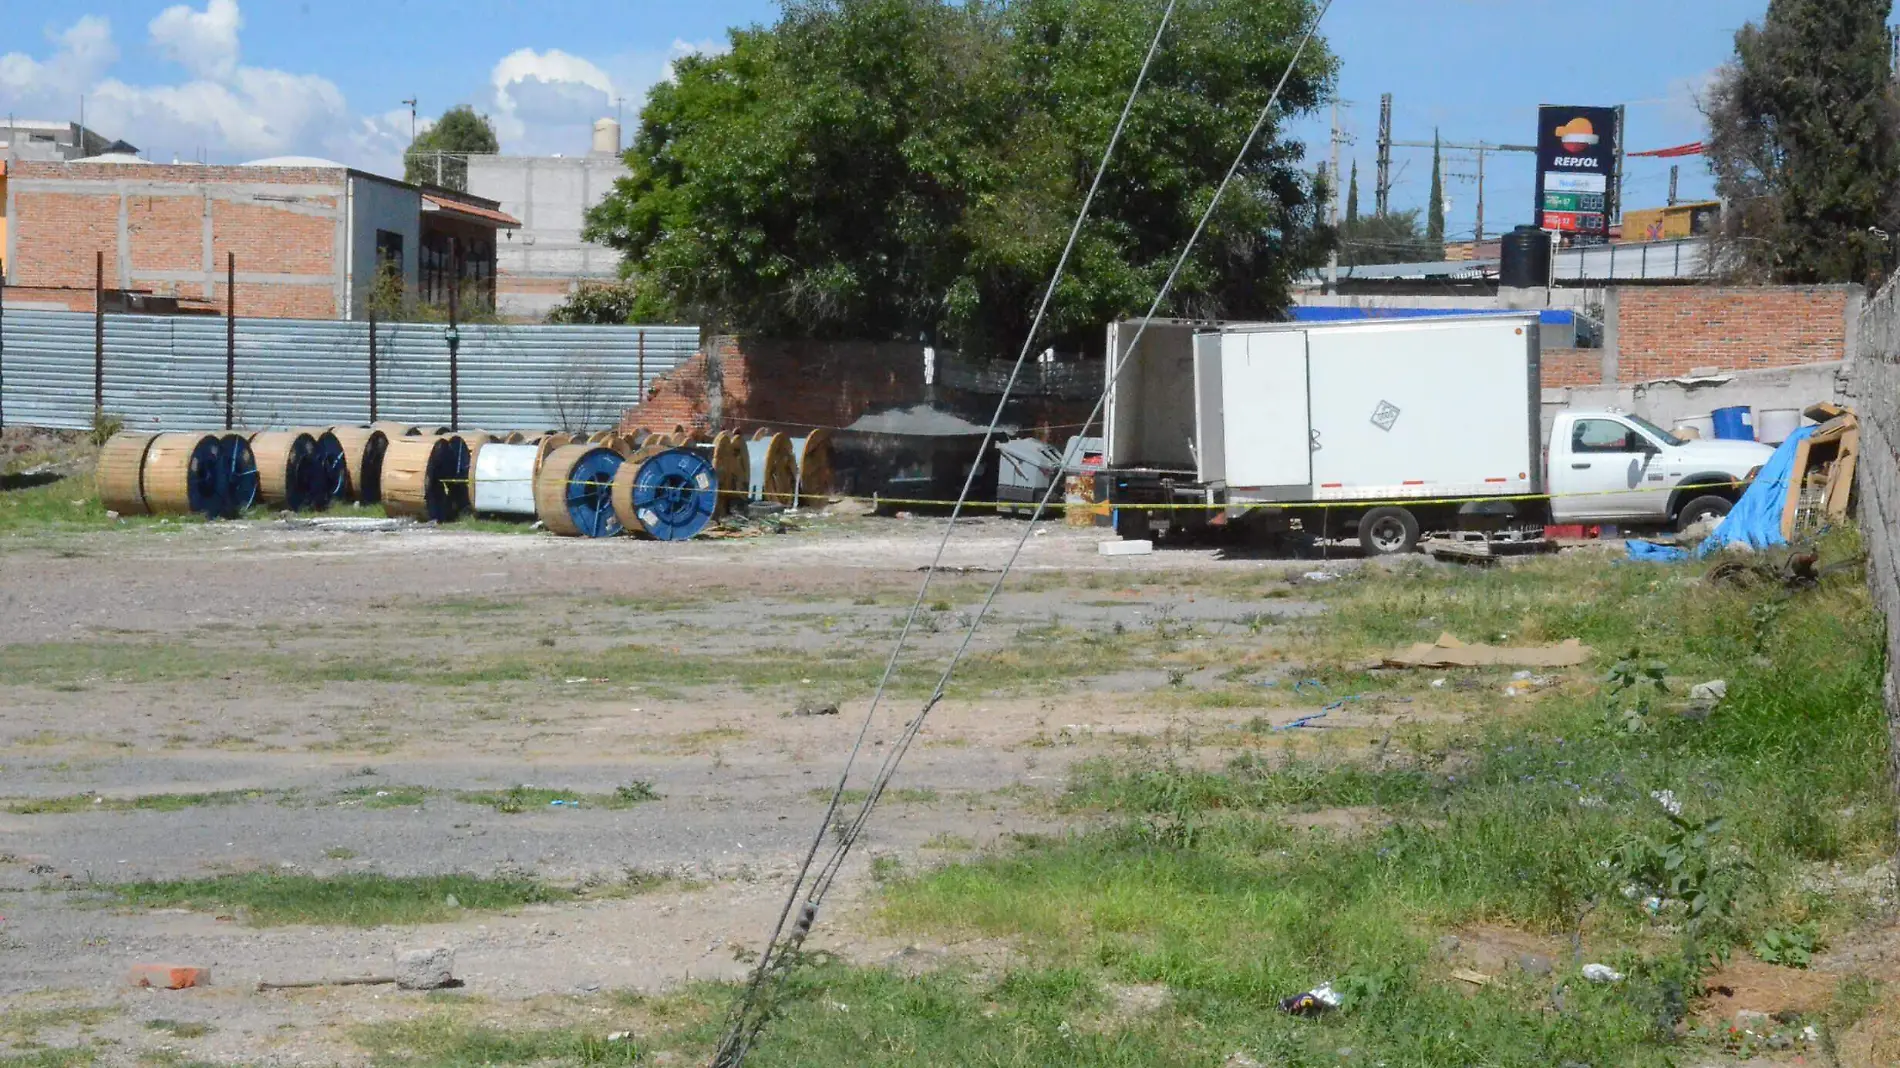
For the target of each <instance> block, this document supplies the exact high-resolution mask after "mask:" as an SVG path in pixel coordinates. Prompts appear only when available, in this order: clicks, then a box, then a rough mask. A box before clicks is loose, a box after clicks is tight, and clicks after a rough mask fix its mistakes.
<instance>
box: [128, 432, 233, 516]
mask: <svg viewBox="0 0 1900 1068" xmlns="http://www.w3.org/2000/svg"><path fill="white" fill-rule="evenodd" d="M222 455H223V454H222V452H221V451H220V447H219V441H218V438H217V437H215V436H214V435H211V434H160V435H158V436H157V437H156V438H153V439H152V440H151V442H149V443H148V444H147V447H146V450H145V459H144V462H143V463H142V464H141V465H140V467H139V491H140V495H141V496H142V497H144V499H145V506H146V508H147V509H148V510H149V511H150V512H151V513H152V514H153V515H194V514H195V515H202V516H204V517H205V518H207V519H216V518H219V517H221V516H223V515H225V514H226V494H225V489H224V479H223V478H222V477H221V472H222V469H223V468H222V465H221V464H220V462H219V461H220V459H221V457H222Z"/></svg>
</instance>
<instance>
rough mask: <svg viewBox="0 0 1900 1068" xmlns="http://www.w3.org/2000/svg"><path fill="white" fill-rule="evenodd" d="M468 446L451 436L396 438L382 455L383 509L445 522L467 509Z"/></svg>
mask: <svg viewBox="0 0 1900 1068" xmlns="http://www.w3.org/2000/svg"><path fill="white" fill-rule="evenodd" d="M468 477H469V466H468V446H467V445H466V444H465V443H463V441H462V439H461V438H459V437H456V436H454V435H449V436H446V437H445V436H439V435H430V436H428V437H413V438H398V439H396V440H394V441H391V442H390V443H389V451H388V452H387V453H385V454H384V455H383V509H384V510H385V511H387V512H388V513H389V514H390V515H392V516H413V517H414V518H417V519H426V520H430V521H432V522H436V523H446V522H449V521H450V520H452V519H455V518H456V517H457V516H459V515H461V514H462V513H463V512H465V511H467V510H468V504H469V488H468Z"/></svg>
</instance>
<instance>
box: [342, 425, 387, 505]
mask: <svg viewBox="0 0 1900 1068" xmlns="http://www.w3.org/2000/svg"><path fill="white" fill-rule="evenodd" d="M330 433H331V434H334V435H336V439H337V442H338V443H339V444H341V445H342V446H343V467H344V473H343V496H345V497H347V498H348V499H350V500H352V501H355V502H356V503H357V504H377V503H380V502H381V501H382V499H383V453H385V452H386V451H388V449H389V435H387V434H385V433H384V432H383V431H381V430H378V429H376V428H375V427H373V426H333V427H331V428H330Z"/></svg>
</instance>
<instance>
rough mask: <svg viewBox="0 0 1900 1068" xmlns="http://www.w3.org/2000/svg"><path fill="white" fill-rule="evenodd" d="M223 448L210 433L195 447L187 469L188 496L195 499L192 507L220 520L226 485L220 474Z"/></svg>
mask: <svg viewBox="0 0 1900 1068" xmlns="http://www.w3.org/2000/svg"><path fill="white" fill-rule="evenodd" d="M222 452H223V450H222V449H221V448H220V447H219V445H218V439H217V438H214V437H211V436H209V435H206V436H205V437H204V438H202V439H200V440H199V442H198V444H197V445H196V446H195V447H194V448H193V449H192V450H191V461H190V464H189V465H188V466H187V468H186V471H185V499H186V500H188V501H190V502H191V510H192V511H193V512H196V513H197V514H199V515H201V516H204V517H205V518H206V519H217V518H219V517H220V516H222V515H223V507H222V505H223V501H224V497H223V486H224V482H223V479H222V477H220V472H221V471H222V465H221V464H220V463H219V461H220V460H221V459H222Z"/></svg>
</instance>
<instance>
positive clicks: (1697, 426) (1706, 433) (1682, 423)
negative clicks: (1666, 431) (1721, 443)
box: [1676, 414, 1715, 441]
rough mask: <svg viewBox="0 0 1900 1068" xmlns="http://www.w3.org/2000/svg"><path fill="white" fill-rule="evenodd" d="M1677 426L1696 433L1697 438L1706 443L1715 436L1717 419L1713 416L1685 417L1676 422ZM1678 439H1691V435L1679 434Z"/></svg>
mask: <svg viewBox="0 0 1900 1068" xmlns="http://www.w3.org/2000/svg"><path fill="white" fill-rule="evenodd" d="M1676 426H1678V427H1683V428H1687V429H1689V430H1693V431H1695V437H1698V438H1701V439H1702V440H1704V441H1707V440H1709V439H1710V438H1713V437H1714V436H1715V417H1714V416H1712V415H1706V414H1705V415H1685V416H1683V417H1682V418H1680V419H1678V420H1676ZM1677 437H1689V435H1687V434H1678V435H1677Z"/></svg>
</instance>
